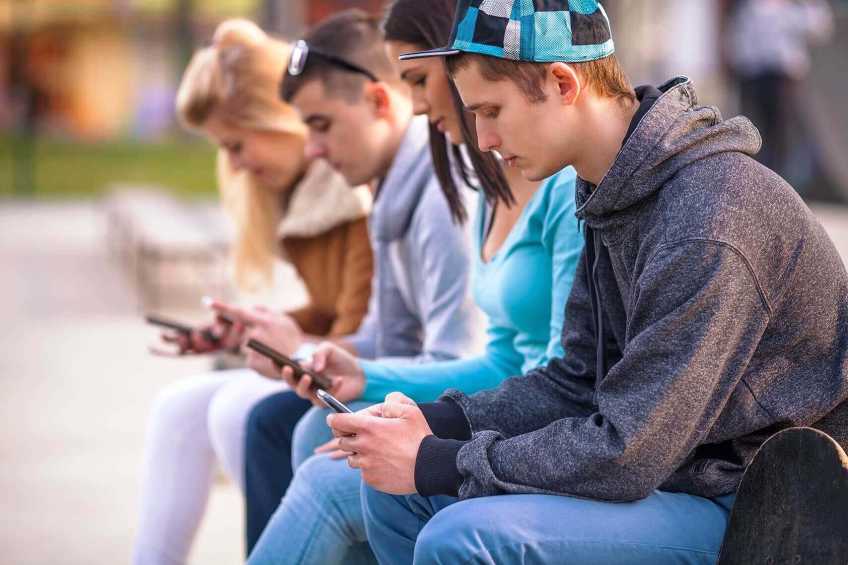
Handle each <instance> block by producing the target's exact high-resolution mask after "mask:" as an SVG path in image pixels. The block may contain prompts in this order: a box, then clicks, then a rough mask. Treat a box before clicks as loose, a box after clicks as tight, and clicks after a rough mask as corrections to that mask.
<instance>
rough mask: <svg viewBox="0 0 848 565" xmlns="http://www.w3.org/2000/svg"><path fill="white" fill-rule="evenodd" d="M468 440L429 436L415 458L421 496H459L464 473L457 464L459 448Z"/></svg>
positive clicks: (416, 486) (416, 480)
mask: <svg viewBox="0 0 848 565" xmlns="http://www.w3.org/2000/svg"><path fill="white" fill-rule="evenodd" d="M465 443H466V442H464V441H458V440H455V439H440V438H437V437H436V436H427V437H425V438H424V440H423V441H422V442H421V445H420V446H419V447H418V456H417V457H416V459H415V490H416V491H418V494H420V495H421V496H436V495H448V496H459V487H460V486H462V475H461V474H460V472H459V469H458V468H457V465H456V457H457V455H458V454H459V450H460V449H462V446H463V445H465Z"/></svg>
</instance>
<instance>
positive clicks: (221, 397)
mask: <svg viewBox="0 0 848 565" xmlns="http://www.w3.org/2000/svg"><path fill="white" fill-rule="evenodd" d="M283 388H284V385H283V384H282V383H280V382H276V381H271V380H269V379H266V378H264V377H262V376H260V375H259V374H257V373H255V372H254V371H251V370H250V369H235V370H231V371H218V372H212V373H209V374H205V375H199V376H196V377H192V378H189V379H185V380H182V381H179V382H176V383H174V384H172V385H170V386H168V387H167V388H166V389H165V390H164V391H162V392H161V393H160V394H159V396H158V398H157V399H156V402H155V404H154V406H153V410H152V413H151V416H150V423H149V427H148V430H147V443H146V448H145V457H144V471H143V478H142V481H143V482H142V491H141V492H142V494H141V517H140V521H139V530H138V536H137V538H136V543H135V548H134V550H133V563H134V564H135V565H183V564H184V563H185V562H186V560H187V558H188V554H189V551H190V549H191V544H192V541H193V540H194V536H195V534H196V533H197V529H198V527H199V525H200V521H201V520H202V518H203V512H204V511H205V509H206V502H207V500H208V498H209V492H210V489H211V486H212V481H213V479H214V473H215V468H216V461H217V462H218V463H220V465H221V467H223V469H224V472H225V473H226V474H227V475H228V476H229V477H230V478H231V479H232V480H233V481H235V482H236V484H237V485H238V486H239V488H240V489H242V490H244V435H245V426H246V423H247V417H248V415H249V414H250V410H251V409H252V408H253V406H255V405H256V403H257V402H259V401H260V400H262V399H263V398H265V397H266V396H269V395H271V394H273V393H275V392H278V391H280V390H283Z"/></svg>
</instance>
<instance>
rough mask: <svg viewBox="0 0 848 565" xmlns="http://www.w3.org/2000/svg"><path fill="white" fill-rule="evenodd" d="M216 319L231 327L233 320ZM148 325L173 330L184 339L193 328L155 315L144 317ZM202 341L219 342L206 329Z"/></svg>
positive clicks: (223, 317) (226, 318)
mask: <svg viewBox="0 0 848 565" xmlns="http://www.w3.org/2000/svg"><path fill="white" fill-rule="evenodd" d="M218 318H219V319H220V320H221V321H222V322H223V323H224V324H227V325H232V324H233V320H232V319H230V318H228V317H227V316H223V315H219V316H218ZM144 319H145V320H146V321H147V323H148V324H153V325H154V326H159V327H160V328H165V329H168V330H173V331H175V332H177V333H179V334H182V335H184V336H186V337H188V336H190V335H191V332H193V331H194V327H192V326H189V325H188V324H183V323H182V322H177V321H175V320H172V319H170V318H165V317H163V316H157V315H156V314H148V315H147V316H145V317H144ZM202 335H203V339H205V340H206V341H209V342H212V343H215V342H216V341H218V340H219V338H218V337H216V336H215V335H213V334H212V332H211V331H210V330H208V329H206V330H203V332H202Z"/></svg>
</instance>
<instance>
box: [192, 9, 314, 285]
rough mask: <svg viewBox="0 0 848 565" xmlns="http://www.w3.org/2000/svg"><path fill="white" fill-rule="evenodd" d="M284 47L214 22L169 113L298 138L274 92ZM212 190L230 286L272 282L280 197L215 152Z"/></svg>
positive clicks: (297, 126)
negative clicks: (232, 233)
mask: <svg viewBox="0 0 848 565" xmlns="http://www.w3.org/2000/svg"><path fill="white" fill-rule="evenodd" d="M290 51H291V48H290V46H289V45H288V44H287V43H285V42H283V41H279V40H277V39H273V38H271V37H269V36H268V35H266V34H265V32H263V31H262V30H261V29H260V28H259V27H258V26H257V25H256V24H254V23H252V22H249V21H247V20H228V21H225V22H223V23H222V24H220V25H219V26H218V29H217V30H216V31H215V35H214V38H213V42H212V45H211V46H210V47H206V48H203V49H201V50H199V51H198V52H197V53H195V54H194V56H193V57H192V59H191V62H190V63H189V65H188V68H187V69H186V71H185V73H184V75H183V79H182V82H181V84H180V88H179V91H178V92H177V100H176V107H177V116H178V118H179V120H180V122H181V123H182V124H183V126H185V127H186V128H188V129H191V130H195V131H201V132H202V131H203V129H204V124H206V122H207V120H209V118H210V117H211V116H212V115H213V113H214V114H217V115H218V116H220V117H221V118H222V119H223V120H225V121H226V122H227V123H229V124H232V125H233V126H235V127H238V128H243V129H249V130H258V131H265V132H277V133H287V134H293V135H297V136H301V137H304V138H305V136H306V126H305V125H304V124H303V123H302V122H301V121H300V118H299V117H298V115H297V113H296V112H295V110H294V109H293V108H292V107H291V106H289V105H288V104H286V103H285V102H283V101H282V100H281V99H280V97H279V87H280V81H281V80H282V77H283V71H284V69H285V65H286V63H287V61H288V59H289V54H290ZM217 160H218V165H217V169H218V170H217V173H218V189H219V191H220V193H221V200H222V203H223V206H224V208H225V209H226V210H227V212H228V213H229V215H230V216H231V217H232V218H233V221H234V222H235V224H236V234H237V235H236V241H235V244H234V246H233V250H232V258H233V269H234V273H235V279H236V284H237V285H238V286H239V287H240V288H243V289H250V290H255V289H257V288H258V287H260V286H267V285H268V284H269V283H270V282H271V279H272V272H273V263H274V259H275V258H276V257H277V256H278V255H279V243H278V241H277V227H278V225H279V222H280V218H281V215H282V210H281V201H280V195H279V194H278V193H276V192H275V191H273V190H269V189H268V188H267V187H263V186H261V185H260V184H259V183H257V182H256V179H255V178H254V177H253V175H251V174H250V173H249V172H247V171H235V170H234V169H233V167H232V166H231V164H230V159H229V156H228V154H227V152H226V151H224V150H220V151H218V158H217Z"/></svg>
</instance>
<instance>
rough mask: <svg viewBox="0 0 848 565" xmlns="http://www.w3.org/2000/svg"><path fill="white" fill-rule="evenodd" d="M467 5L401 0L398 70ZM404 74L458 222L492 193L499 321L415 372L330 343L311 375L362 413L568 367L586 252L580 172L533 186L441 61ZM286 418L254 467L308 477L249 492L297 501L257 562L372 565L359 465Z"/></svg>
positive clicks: (268, 433)
mask: <svg viewBox="0 0 848 565" xmlns="http://www.w3.org/2000/svg"><path fill="white" fill-rule="evenodd" d="M455 7H456V3H455V0H428V1H427V2H422V1H421V0H396V1H395V2H394V3H393V4H391V6H390V7H389V9H388V12H387V16H386V20H385V23H384V31H385V39H386V49H387V51H388V53H389V55H390V56H391V58H392V59H395V60H396V59H397V58H398V56H399V55H400V54H402V53H405V52H410V51H417V50H421V49H428V48H433V47H438V46H441V45H444V44H446V43H447V42H448V34H449V31H450V29H451V16H452V14H453V13H454V10H455ZM399 70H400V73H401V78H402V79H403V80H404V81H405V82H407V83H408V84H409V85H410V87H411V89H412V92H413V104H414V110H415V113H416V114H422V115H427V116H428V118H429V121H430V124H431V130H430V147H431V151H432V155H433V161H434V163H435V168H436V170H437V173H438V176H439V178H440V181H441V184H442V188H443V190H444V191H445V194H446V196H447V199H448V201H449V202H450V203H451V204H452V206H451V208H452V211H453V215H454V217H455V218H457V219H462V218H464V217H465V215H466V212H465V209H464V206H463V205H462V202H463V199H462V197H461V196H460V194H461V192H462V190H461V188H460V187H461V186H462V185H463V184H465V185H469V186H471V187H472V188H476V189H478V190H479V192H480V193H481V198H480V199H479V205H478V206H477V210H476V213H475V214H474V217H473V220H474V221H473V225H472V230H473V231H472V240H473V241H474V243H475V251H476V256H475V258H474V259H473V273H474V276H473V280H474V283H473V284H474V298H475V301H476V302H477V304H478V306H479V307H480V308H481V309H482V310H483V311H484V312H485V313H486V314H487V315H488V319H489V320H488V321H489V325H488V342H487V344H486V350H485V352H484V353H483V354H481V355H480V356H478V357H474V358H470V359H463V360H458V361H443V362H434V363H424V364H414V365H412V364H399V363H387V362H380V361H375V362H372V361H364V360H361V359H357V358H355V357H353V356H352V355H350V354H349V353H347V352H346V351H345V350H343V349H341V348H339V347H336V346H334V345H333V344H330V343H325V344H322V345H320V346H319V347H318V348H317V350H316V352H315V354H314V356H313V360H312V367H313V368H314V369H316V370H318V371H323V372H325V373H326V374H328V375H330V376H332V377H334V381H335V383H336V386H334V389H333V390H332V391H331V392H332V394H334V395H335V396H336V397H337V398H338V399H340V400H342V401H343V402H346V403H349V404H348V405H349V406H350V407H351V408H353V409H360V408H363V407H366V406H368V405H371V404H374V403H376V402H380V401H382V400H383V399H384V397H385V396H386V395H387V394H388V393H390V392H393V391H400V392H402V393H403V394H405V395H407V396H409V397H410V398H412V399H414V400H416V401H418V402H427V401H432V400H434V399H436V398H437V397H438V396H439V395H440V394H441V393H442V391H444V390H445V389H448V388H455V389H459V390H462V391H463V392H466V393H473V392H477V391H481V390H485V389H489V388H493V387H496V386H497V385H498V384H499V383H500V382H501V381H503V380H504V379H506V378H507V377H510V376H513V375H520V374H525V373H527V372H528V371H530V370H531V369H533V368H535V367H537V366H541V365H544V364H546V363H547V362H548V361H549V360H551V359H553V358H556V357H561V356H563V355H564V352H563V350H562V347H561V335H562V324H563V318H564V314H565V301H566V299H567V297H568V294H569V293H570V290H571V286H572V282H573V279H574V273H575V270H576V267H577V263H578V260H579V258H580V256H581V253H582V250H583V239H582V236H581V233H580V230H579V229H578V226H577V220H576V217H575V215H574V211H575V210H574V185H575V179H576V174H575V172H574V170H573V169H571V168H570V167H569V168H567V169H565V170H563V171H561V172H559V173H557V174H556V175H554V176H553V177H551V178H549V179H547V180H545V181H543V182H542V183H533V182H529V181H526V180H524V179H523V178H522V177H521V175H520V173H519V170H518V169H517V168H514V167H511V166H508V164H507V163H506V162H503V161H501V159H500V157H499V156H496V155H495V154H494V152H488V151H481V150H480V149H478V143H477V140H476V138H475V136H474V132H475V127H474V123H473V119H474V118H473V115H471V114H469V113H466V112H465V111H464V109H463V107H462V103H461V101H460V100H459V96H458V94H457V92H456V89H455V88H454V86H453V84H452V83H451V81H450V79H449V77H448V75H447V72H446V70H445V67H444V66H443V62H442V60H441V59H420V60H412V61H401V62H400V63H399ZM283 377H284V378H286V379H287V380H288V381H289V382H290V383H291V384H292V386H293V388H296V390H297V392H298V394H301V395H302V396H304V397H305V398H310V399H313V400H314V397H313V396H312V394H311V392H310V391H309V384H310V381H309V378H308V377H304V378H302V379H301V381H300V382H299V383H294V382H293V381H292V380H291V375H290V373H287V372H285V371H284V372H283ZM273 408H274V407H273V406H270V405H268V406H263V404H259V405H258V406H257V407H256V408H255V409H254V411H253V412H252V414H251V417H250V422H249V424H248V431H247V438H248V439H247V443H246V446H247V447H246V457H247V468H248V469H250V472H251V473H252V474H253V476H258V475H259V474H260V473H261V470H260V469H259V468H258V465H257V464H258V463H259V462H260V461H263V460H264V461H267V460H268V454H269V453H274V452H278V453H282V452H286V451H287V450H291V456H292V461H293V463H294V467H295V468H296V473H295V477H294V479H293V481H292V483H291V485H290V486H289V485H281V484H279V481H277V482H276V484H275V486H274V487H272V488H271V489H268V490H266V492H264V493H260V492H258V491H256V492H254V493H251V492H250V489H248V493H247V496H248V501H247V502H248V512H251V510H252V509H256V508H258V507H262V506H263V505H267V504H269V503H271V504H274V503H275V501H276V500H279V496H280V495H282V494H284V493H285V497H284V498H283V502H282V503H281V504H280V505H279V508H277V509H276V511H275V512H274V514H273V516H272V517H271V519H270V522H269V523H268V525H267V527H266V528H265V530H264V532H263V533H262V535H261V537H260V538H259V540H258V542H257V544H256V546H255V547H254V549H253V551H252V552H251V554H250V558H249V563H251V564H255V563H292V562H297V563H355V562H360V561H364V562H372V561H373V555H371V553H370V550H369V548H368V546H367V539H366V535H365V529H364V522H363V517H362V512H361V508H360V504H359V488H360V476H359V471H358V470H356V469H352V468H350V467H349V466H348V465H347V464H346V462H345V461H340V460H339V459H342V458H344V457H345V456H346V455H347V454H346V453H343V452H341V451H339V450H338V443H337V441H336V440H334V439H331V436H330V432H329V430H328V428H327V426H326V423H325V418H326V415H327V411H326V410H323V409H319V408H313V409H312V410H311V411H310V412H309V413H307V415H306V416H304V417H303V418H302V419H301V421H300V422H299V423H298V425H297V428H296V429H295V432H294V435H293V437H292V436H291V435H288V436H287V435H286V434H285V433H284V432H283V430H279V429H277V428H276V426H275V421H276V420H278V419H277V418H276V416H275V410H274V409H273ZM328 440H329V441H328ZM323 442H326V443H323ZM322 443H323V444H322ZM315 446H319V447H317V449H316V448H315ZM313 455H314V456H313ZM274 473H275V470H274V469H273V468H272V466H271V467H268V469H267V472H266V473H265V478H266V480H264V481H262V484H263V485H265V486H266V488H267V486H268V485H271V484H273V483H274V482H275V481H274V476H275V475H274ZM286 487H288V491H286ZM275 488H276V489H279V490H278V491H276V492H274V490H273V489H275ZM252 495H253V496H252Z"/></svg>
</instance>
